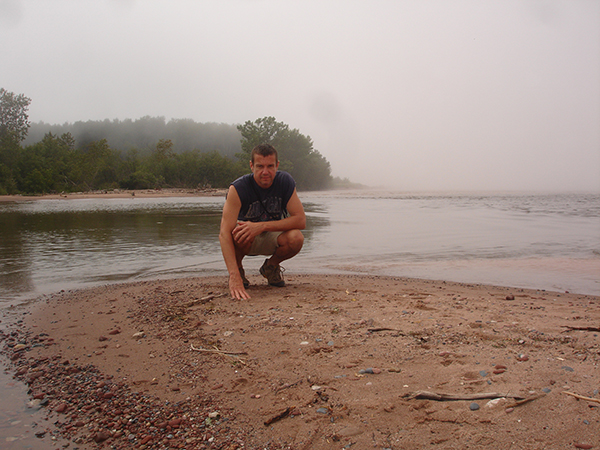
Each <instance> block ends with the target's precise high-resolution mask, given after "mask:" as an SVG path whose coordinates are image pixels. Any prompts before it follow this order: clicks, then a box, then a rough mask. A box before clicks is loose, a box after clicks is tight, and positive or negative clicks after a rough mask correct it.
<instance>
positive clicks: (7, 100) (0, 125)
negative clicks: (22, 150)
mask: <svg viewBox="0 0 600 450" xmlns="http://www.w3.org/2000/svg"><path fill="white" fill-rule="evenodd" d="M30 103H31V99H30V98H28V97H25V95H23V94H18V95H15V94H14V93H13V92H8V91H7V90H6V89H4V88H0V135H2V137H4V136H6V135H10V136H11V137H12V138H13V139H16V140H17V141H18V142H21V141H22V140H23V139H25V137H26V136H27V130H28V129H29V115H28V114H27V110H28V109H29V104H30Z"/></svg>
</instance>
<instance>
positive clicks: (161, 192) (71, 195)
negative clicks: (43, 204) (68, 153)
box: [0, 188, 227, 202]
mask: <svg viewBox="0 0 600 450" xmlns="http://www.w3.org/2000/svg"><path fill="white" fill-rule="evenodd" d="M226 192H227V189H213V188H207V189H175V188H169V189H136V190H126V189H115V190H111V191H92V192H67V193H61V194H40V195H0V202H24V201H34V200H74V199H90V198H132V197H137V198H161V197H198V196H221V195H222V196H225V193H226Z"/></svg>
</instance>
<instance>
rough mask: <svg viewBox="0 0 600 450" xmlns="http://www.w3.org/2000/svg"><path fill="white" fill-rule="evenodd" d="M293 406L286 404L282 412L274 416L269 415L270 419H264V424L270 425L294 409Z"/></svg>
mask: <svg viewBox="0 0 600 450" xmlns="http://www.w3.org/2000/svg"><path fill="white" fill-rule="evenodd" d="M294 408H295V406H288V407H287V408H286V409H285V410H284V411H283V412H280V413H279V414H277V415H276V416H273V417H271V418H270V419H267V420H265V425H271V424H272V423H275V422H277V421H278V420H281V419H283V418H285V417H287V416H289V415H290V413H291V412H292V411H293V410H294Z"/></svg>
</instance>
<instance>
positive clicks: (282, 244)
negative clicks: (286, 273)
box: [260, 230, 304, 287]
mask: <svg viewBox="0 0 600 450" xmlns="http://www.w3.org/2000/svg"><path fill="white" fill-rule="evenodd" d="M303 244H304V235H303V234H302V232H301V231H300V230H290V231H285V232H283V233H281V234H280V235H279V236H278V237H277V250H275V253H274V254H273V255H272V256H271V257H270V258H268V259H266V260H265V263H264V264H263V265H262V267H261V268H260V273H261V275H262V276H263V277H265V278H266V279H267V280H268V281H269V284H270V285H271V286H277V287H283V286H285V281H284V280H283V276H282V275H281V267H280V266H279V263H281V262H282V261H285V260H286V259H290V258H291V257H293V256H296V255H297V254H298V252H299V251H300V249H302V245H303Z"/></svg>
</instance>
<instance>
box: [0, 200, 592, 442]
mask: <svg viewBox="0 0 600 450" xmlns="http://www.w3.org/2000/svg"><path fill="white" fill-rule="evenodd" d="M300 197H301V199H302V201H303V204H304V206H305V209H306V212H307V218H308V225H307V229H306V230H305V232H304V234H305V236H306V240H305V247H304V248H303V250H302V252H301V253H300V254H299V255H298V256H297V257H295V258H294V259H292V260H290V261H288V262H287V263H286V264H284V265H285V266H286V268H287V270H288V272H289V273H351V274H352V273H361V274H373V275H390V276H407V277H417V278H429V279H445V280H451V281H459V282H466V283H482V284H483V283H486V284H497V285H504V286H515V287H525V288H533V289H545V290H558V291H565V290H568V291H571V292H578V293H582V294H593V295H600V195H598V194H588V195H584V194H560V195H525V194H518V195H517V194H510V195H506V194H493V195H492V194H485V195H475V194H443V195H440V194H430V195H424V194H414V195H413V194H405V193H397V192H387V191H354V192H348V191H344V192H314V193H301V195H300ZM223 202H224V198H221V197H200V198H160V199H141V198H131V199H91V200H37V201H28V202H22V203H4V204H0V309H1V310H3V312H4V313H5V315H4V318H3V321H2V323H0V326H2V327H4V326H5V325H6V323H7V316H6V313H8V312H9V311H10V314H11V316H12V317H13V318H12V319H11V320H14V314H19V313H18V309H17V312H13V311H14V309H13V308H10V306H11V305H19V304H22V303H24V302H26V301H27V299H31V298H35V297H37V296H40V295H43V294H50V293H52V292H57V291H59V290H63V289H64V290H68V289H74V288H82V287H87V286H93V285H98V284H106V283H113V282H121V281H136V280H144V279H152V278H158V277H181V276H198V275H204V274H209V275H213V274H223V275H225V266H224V263H223V261H222V258H221V253H220V248H219V244H218V231H219V222H220V214H221V209H222V206H223ZM261 264H262V258H251V259H250V258H249V259H248V260H247V261H246V262H245V266H246V270H247V272H251V271H252V270H255V271H257V270H258V268H259V267H260V265H261ZM25 392H26V389H25V387H24V386H23V385H22V384H20V383H18V382H15V381H13V380H12V378H11V377H10V376H9V375H8V374H6V373H4V372H2V373H0V397H1V398H2V399H3V400H2V407H0V448H7V449H13V448H14V449H17V448H30V449H45V448H52V445H51V444H50V443H49V438H48V437H46V438H44V439H43V440H40V439H38V438H36V437H35V436H34V433H35V431H36V430H37V429H39V428H40V427H44V426H47V425H48V424H47V423H45V421H44V420H43V419H42V417H41V414H40V413H37V412H36V410H35V409H32V408H30V407H29V406H28V400H27V397H26V394H25Z"/></svg>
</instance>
